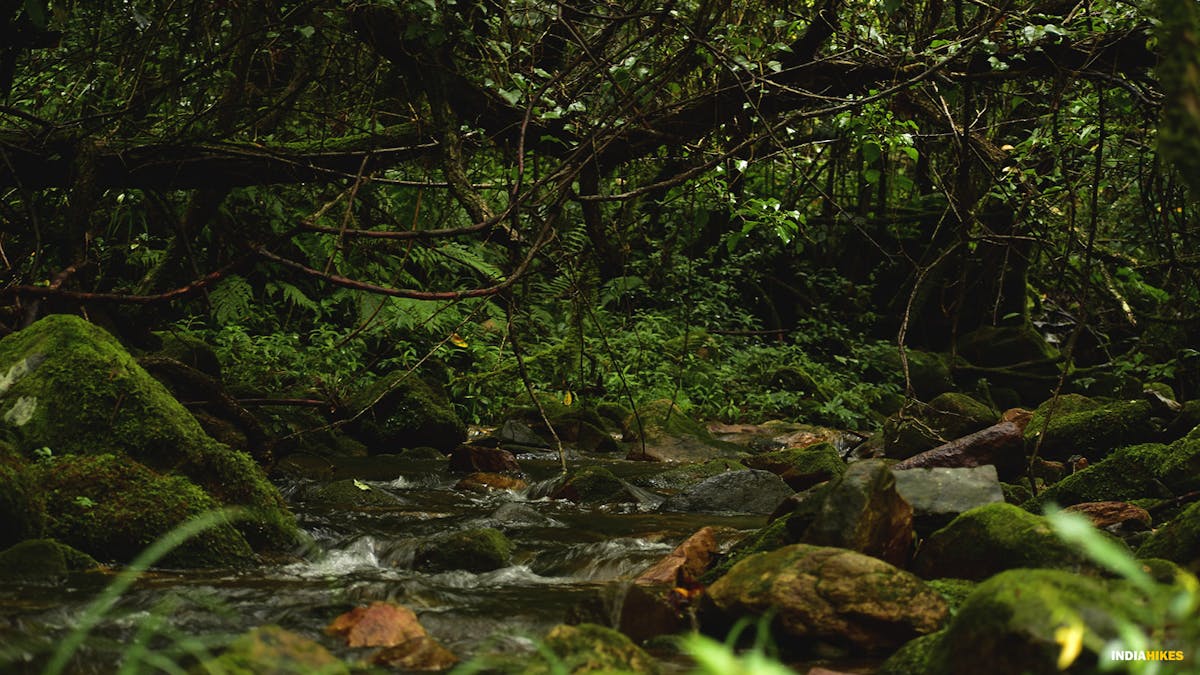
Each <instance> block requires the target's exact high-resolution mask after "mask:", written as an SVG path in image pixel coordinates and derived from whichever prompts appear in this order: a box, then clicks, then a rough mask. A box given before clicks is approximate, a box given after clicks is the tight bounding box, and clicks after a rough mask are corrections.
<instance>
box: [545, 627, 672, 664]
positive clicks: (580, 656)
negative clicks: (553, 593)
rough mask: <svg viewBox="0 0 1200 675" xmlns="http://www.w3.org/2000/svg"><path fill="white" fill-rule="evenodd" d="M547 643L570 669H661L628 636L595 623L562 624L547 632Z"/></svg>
mask: <svg viewBox="0 0 1200 675" xmlns="http://www.w3.org/2000/svg"><path fill="white" fill-rule="evenodd" d="M545 644H546V646H547V647H548V648H549V649H550V651H552V652H554V654H555V656H557V657H558V658H559V659H560V660H561V666H562V668H563V670H565V671H566V672H569V673H589V672H596V671H607V672H613V671H617V672H633V673H649V674H652V675H653V674H655V673H658V672H659V671H660V668H659V666H658V663H657V662H656V661H655V660H654V659H653V658H651V657H650V655H649V654H647V653H646V652H644V651H642V649H641V648H640V647H638V646H637V645H635V644H634V643H633V641H631V640H630V639H629V638H628V637H626V636H624V635H622V634H621V633H619V632H617V631H615V630H613V629H611V628H605V627H604V626H598V625H596V624H589V623H584V624H579V625H578V626H567V625H562V624H560V625H558V626H555V627H554V628H552V629H551V630H550V632H549V633H547V634H546V639H545ZM558 672H562V671H558Z"/></svg>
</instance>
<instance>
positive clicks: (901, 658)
mask: <svg viewBox="0 0 1200 675" xmlns="http://www.w3.org/2000/svg"><path fill="white" fill-rule="evenodd" d="M930 585H933V582H930ZM945 634H946V631H945V630H940V631H938V632H936V633H930V634H929V635H922V636H921V637H919V638H916V639H914V640H909V641H908V642H906V643H904V646H903V647H901V648H900V649H897V650H896V651H895V652H894V653H893V654H892V655H891V656H889V657H888V659H887V660H886V661H884V662H883V664H882V665H880V666H879V670H877V671H875V675H926V673H929V672H930V665H929V661H930V659H931V658H932V656H933V654H934V653H935V651H936V650H937V649H938V643H939V642H940V641H941V639H942V636H943V635H945Z"/></svg>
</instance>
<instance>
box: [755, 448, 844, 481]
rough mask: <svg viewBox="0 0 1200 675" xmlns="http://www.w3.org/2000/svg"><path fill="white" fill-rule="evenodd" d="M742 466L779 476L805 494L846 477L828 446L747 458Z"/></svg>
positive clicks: (840, 457) (788, 449) (834, 449)
mask: <svg viewBox="0 0 1200 675" xmlns="http://www.w3.org/2000/svg"><path fill="white" fill-rule="evenodd" d="M745 464H746V466H748V467H750V468H752V469H764V470H766V471H770V472H772V473H776V474H779V476H780V477H781V478H783V480H784V482H786V483H787V484H788V487H790V488H792V489H793V490H807V489H808V488H810V487H812V486H814V485H816V484H818V483H823V482H825V481H827V480H832V479H834V478H838V477H839V476H841V475H843V474H845V473H846V462H845V461H844V460H843V459H842V456H841V454H840V453H839V452H838V450H837V448H836V447H834V445H833V444H832V443H829V442H825V443H817V444H816V445H810V446H808V447H805V448H787V449H784V450H776V451H774V452H767V453H763V454H761V455H755V456H753V457H749V458H747V459H746V461H745Z"/></svg>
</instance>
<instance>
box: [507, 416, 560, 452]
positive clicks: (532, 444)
mask: <svg viewBox="0 0 1200 675" xmlns="http://www.w3.org/2000/svg"><path fill="white" fill-rule="evenodd" d="M496 440H498V441H499V442H500V444H501V445H518V446H521V447H524V448H549V447H550V444H549V443H547V442H546V440H545V439H544V438H542V437H541V436H539V435H537V433H535V432H534V430H533V429H530V428H529V425H527V424H525V423H524V422H521V421H520V420H505V422H504V424H502V425H501V426H500V429H499V430H498V431H497V432H496Z"/></svg>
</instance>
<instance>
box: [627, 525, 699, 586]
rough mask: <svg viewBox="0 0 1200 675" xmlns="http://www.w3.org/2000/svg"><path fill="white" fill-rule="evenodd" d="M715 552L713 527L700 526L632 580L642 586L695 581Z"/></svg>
mask: <svg viewBox="0 0 1200 675" xmlns="http://www.w3.org/2000/svg"><path fill="white" fill-rule="evenodd" d="M716 552H717V537H716V530H714V529H713V528H712V527H702V528H700V529H699V530H697V531H696V532H695V533H693V534H692V536H690V537H688V538H687V539H685V540H684V541H683V543H681V544H680V545H679V546H676V547H675V549H674V550H673V551H671V552H670V553H669V554H667V556H666V557H665V558H663V559H662V560H660V561H658V562H657V563H655V564H654V565H653V566H652V567H651V568H650V569H648V570H646V571H645V572H642V573H641V574H639V575H638V577H637V578H636V579H634V581H633V583H635V584H640V585H643V586H653V585H664V586H680V585H690V584H694V583H696V582H697V581H698V580H699V579H700V577H701V576H703V574H704V572H705V571H706V570H708V567H709V565H710V564H711V563H712V560H713V556H714V555H715V554H716Z"/></svg>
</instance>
